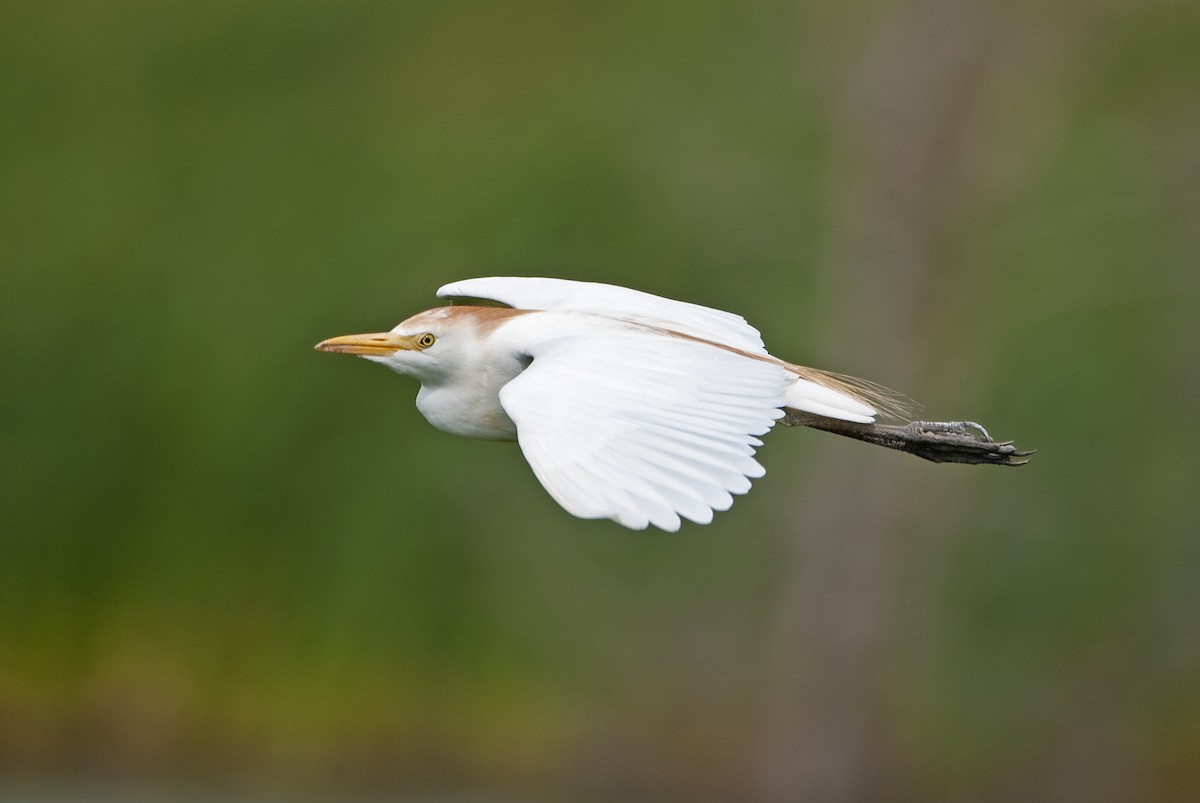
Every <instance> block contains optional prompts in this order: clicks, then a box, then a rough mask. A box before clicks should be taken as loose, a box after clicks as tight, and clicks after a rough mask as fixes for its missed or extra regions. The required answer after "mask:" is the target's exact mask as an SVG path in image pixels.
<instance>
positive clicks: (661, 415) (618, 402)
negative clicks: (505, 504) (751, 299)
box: [473, 290, 791, 531]
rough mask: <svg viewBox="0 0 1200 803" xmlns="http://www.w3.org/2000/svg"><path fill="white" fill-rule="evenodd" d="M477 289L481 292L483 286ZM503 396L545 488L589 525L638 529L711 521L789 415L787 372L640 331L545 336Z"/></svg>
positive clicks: (534, 341) (757, 469)
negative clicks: (602, 521) (610, 523)
mask: <svg viewBox="0 0 1200 803" xmlns="http://www.w3.org/2000/svg"><path fill="white" fill-rule="evenodd" d="M473 292H474V290H473ZM525 348H526V350H527V351H528V353H529V354H530V356H531V357H532V358H533V359H532V362H531V364H530V365H529V367H528V368H526V369H525V371H523V372H522V373H521V374H519V375H518V376H517V377H516V378H515V379H513V380H512V381H511V382H509V383H508V384H507V385H505V386H504V387H503V388H502V389H501V391H500V403H501V404H502V405H503V407H504V409H505V412H507V413H508V415H509V416H510V417H511V418H512V420H513V421H514V422H515V423H516V425H517V441H518V443H519V444H520V446H521V450H522V452H523V453H524V454H525V458H526V459H527V460H528V461H529V464H530V466H531V467H532V468H533V471H534V474H535V475H536V476H537V478H538V480H539V481H540V482H541V483H542V485H543V486H545V488H546V490H547V491H548V492H549V493H550V495H551V496H552V497H554V499H555V500H556V501H557V502H558V503H559V504H560V505H562V506H563V507H564V508H566V509H567V510H568V511H570V512H571V513H573V514H574V515H576V516H580V517H582V518H611V519H613V520H615V521H617V522H618V523H620V524H622V525H624V526H626V527H631V528H634V529H643V528H645V527H647V526H649V525H653V526H655V527H658V528H660V529H663V530H668V531H675V530H678V529H679V527H680V524H681V520H680V519H681V517H682V518H686V519H688V520H690V521H694V522H700V523H707V522H709V521H711V520H712V516H713V511H714V510H726V509H728V508H729V506H730V505H731V504H732V503H733V494H741V493H745V492H746V491H748V490H749V489H750V478H752V477H761V476H762V475H763V473H764V470H763V467H762V465H761V464H759V462H758V461H757V460H756V459H755V458H754V450H755V447H757V446H759V445H761V441H760V440H759V439H758V436H760V435H763V434H765V433H766V432H768V431H769V430H770V429H771V427H772V425H773V424H774V423H775V421H776V420H777V419H778V418H779V417H780V416H781V415H782V414H783V413H782V410H781V409H780V408H781V407H782V405H783V404H784V400H785V392H786V388H787V386H788V383H789V382H790V381H791V376H790V375H789V374H788V372H787V370H786V369H784V368H782V367H781V366H779V365H776V364H773V363H770V362H764V361H761V360H755V359H752V358H749V357H746V356H744V355H740V354H736V353H734V352H731V351H728V350H725V349H721V348H718V347H715V346H712V345H709V344H706V343H700V342H696V341H692V340H687V339H681V338H677V337H672V336H669V335H666V334H662V333H658V332H654V331H652V330H647V329H639V328H635V327H620V326H608V327H607V328H606V327H603V326H601V327H595V326H593V327H590V328H588V329H587V330H586V331H582V332H575V333H569V332H568V333H563V332H561V331H558V330H555V331H552V332H539V333H537V334H536V335H534V336H530V337H529V338H528V342H526V343H525Z"/></svg>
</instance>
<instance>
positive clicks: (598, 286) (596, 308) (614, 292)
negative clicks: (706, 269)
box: [437, 276, 767, 355]
mask: <svg viewBox="0 0 1200 803" xmlns="http://www.w3.org/2000/svg"><path fill="white" fill-rule="evenodd" d="M437 294H438V297H439V298H454V297H459V298H483V299H487V300H489V301H498V302H500V303H501V304H507V305H508V306H510V307H515V308H516V309H536V310H558V311H570V312H588V313H592V314H596V315H603V316H606V317H610V318H616V319H618V320H626V321H631V322H634V323H640V324H643V325H645V326H653V327H660V328H665V329H673V330H675V331H677V332H680V333H682V334H685V335H689V336H691V337H698V338H701V339H703V340H711V341H712V342H714V343H723V344H725V345H727V346H732V347H734V348H739V349H742V350H743V351H747V352H750V353H751V354H763V355H765V354H766V353H767V351H766V348H765V347H764V346H763V341H762V336H761V335H760V334H759V332H758V330H757V329H755V328H754V327H753V326H751V325H750V324H749V323H747V322H746V319H745V318H743V317H742V316H740V315H737V314H735V313H732V312H725V311H724V310H718V309H712V308H711V307H705V306H701V305H699V304H691V303H688V302H686V301H675V300H674V299H670V298H663V297H661V296H656V295H653V294H651V293H644V292H642V291H640V290H631V289H629V288H627V287H618V286H616V285H612V284H602V283H599V282H576V281H571V280H569V279H546V278H540V277H531V276H492V277H488V278H482V279H464V280H462V281H459V282H452V283H450V284H447V285H445V286H443V287H442V288H441V289H439V290H438V291H437Z"/></svg>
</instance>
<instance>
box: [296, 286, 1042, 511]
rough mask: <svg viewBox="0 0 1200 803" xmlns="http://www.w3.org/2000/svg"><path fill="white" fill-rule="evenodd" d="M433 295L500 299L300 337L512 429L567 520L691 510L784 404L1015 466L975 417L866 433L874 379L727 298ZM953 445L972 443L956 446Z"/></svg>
mask: <svg viewBox="0 0 1200 803" xmlns="http://www.w3.org/2000/svg"><path fill="white" fill-rule="evenodd" d="M437 294H438V296H439V297H442V298H447V297H461V298H474V299H485V300H489V301H492V302H499V303H500V304H504V305H507V306H503V307H501V306H448V307H438V308H436V309H431V310H427V311H425V312H421V313H418V314H416V315H414V316H413V317H411V318H409V319H408V320H406V321H404V322H403V323H401V324H399V325H398V326H396V327H395V328H394V329H392V330H391V331H390V332H380V333H373V334H361V335H347V336H344V337H335V338H331V339H329V340H325V341H322V342H321V343H319V344H317V346H316V348H317V349H319V350H321V351H331V352H339V353H343V354H356V355H359V356H361V357H364V358H366V359H368V360H371V361H373V362H378V363H381V364H383V365H386V366H387V367H389V368H391V369H392V370H394V371H397V372H399V373H401V374H407V375H409V376H413V377H415V378H416V379H418V380H419V381H420V382H421V390H420V392H419V393H418V394H417V408H418V409H419V410H420V411H421V413H422V414H423V415H424V416H425V418H426V419H428V420H429V422H430V423H431V424H433V425H434V426H435V427H437V428H438V429H442V430H445V431H446V432H450V433H453V434H455V435H465V436H467V437H473V438H487V439H493V440H516V441H517V443H518V444H519V445H520V447H521V451H522V452H523V453H524V455H525V458H526V460H528V462H529V465H530V466H531V467H532V468H533V471H534V474H536V475H537V478H538V480H539V481H540V482H541V483H542V485H543V486H544V487H545V489H546V490H547V491H548V492H549V493H550V495H551V496H552V497H553V498H554V499H555V500H556V501H557V502H558V503H559V504H560V505H562V507H564V508H565V509H566V510H567V511H568V512H570V513H572V514H574V515H576V516H579V517H581V518H586V519H594V518H610V519H613V520H614V521H616V522H618V523H619V524H622V525H624V526H625V527H630V528H633V529H644V528H645V527H647V526H648V525H654V526H655V527H659V528H661V529H663V530H669V531H675V530H678V529H679V526H680V517H683V518H685V519H688V520H690V521H693V522H697V523H699V524H707V523H708V522H710V521H711V520H712V517H713V511H717V510H726V509H728V508H729V506H730V505H732V504H733V495H734V494H742V493H745V492H746V491H748V490H749V489H750V481H751V480H752V479H754V478H757V477H761V476H762V475H763V474H764V469H763V467H762V465H761V464H759V462H758V461H757V460H756V459H755V457H754V452H755V449H756V447H758V446H761V445H762V442H761V441H760V440H759V437H760V436H762V435H764V434H766V433H767V432H768V431H769V430H770V429H771V427H772V426H773V425H774V424H775V423H776V422H778V421H779V420H780V419H784V418H785V416H787V420H786V421H785V423H802V424H806V425H808V426H815V427H817V428H820V429H828V430H831V431H835V432H838V433H839V434H845V435H850V436H852V437H856V438H859V439H862V440H868V441H872V442H875V443H880V444H881V445H885V446H891V447H892V448H900V449H906V450H907V451H913V452H916V453H918V454H920V455H921V456H923V457H926V458H928V459H932V460H939V461H940V460H956V461H957V462H998V463H1008V464H1016V462H1017V461H1013V460H1011V459H1010V458H1011V457H1012V456H1013V455H1020V454H1024V453H1018V452H1015V450H1013V449H1012V448H1011V447H1010V446H1009V445H1008V444H995V443H993V442H992V441H991V439H990V438H987V437H986V435H987V433H986V432H983V430H982V427H978V429H979V431H980V432H982V433H983V436H984V438H983V439H980V438H979V437H978V435H976V434H975V433H971V434H969V435H968V434H966V432H965V429H964V427H967V426H970V427H977V425H970V424H966V423H965V422H959V423H954V424H928V425H923V426H921V427H919V428H917V429H914V428H913V427H916V426H917V423H914V424H913V425H909V427H908V428H900V427H892V428H890V431H891V433H892V434H891V435H890V437H892V438H894V437H896V436H895V435H894V433H895V432H901V433H907V435H905V434H902V435H901V436H900V440H901V441H905V442H907V443H916V444H919V445H920V447H921V448H908V447H907V446H905V445H900V444H897V443H893V442H890V441H889V440H887V439H886V438H882V437H879V432H878V431H877V427H878V425H874V424H873V423H872V422H874V420H875V418H876V416H878V415H880V414H881V413H890V412H895V411H896V409H897V407H896V405H895V404H893V403H892V400H893V397H892V396H891V395H890V394H889V393H888V392H887V391H884V390H882V389H881V388H879V387H877V386H875V385H873V384H871V383H869V382H864V381H861V380H857V379H853V378H850V377H846V376H841V375H838V374H832V373H828V372H825V371H818V370H815V369H812V368H805V367H803V366H799V365H793V364H792V363H788V362H785V361H783V360H780V359H778V358H776V357H773V356H771V355H770V354H768V353H767V350H766V349H765V348H764V346H763V342H762V339H761V337H760V336H759V333H758V331H757V330H755V329H754V328H753V327H752V326H750V324H748V323H747V322H746V321H745V320H744V319H743V318H742V317H740V316H738V315H734V314H732V313H729V312H722V311H720V310H715V309H710V308H708V307H702V306H699V305H696V304H689V303H686V302H682V301H673V300H670V299H666V298H661V297H659V296H654V295H651V294H649V293H643V292H640V291H637V290H630V289H627V288H624V287H616V286H614V285H607V284H595V283H589V282H576V281H567V280H564V279H543V278H515V277H495V278H487V279H468V280H466V281H460V282H454V283H452V284H448V285H446V286H444V287H442V288H441V289H440V290H438V293H437ZM939 442H940V444H941V447H945V448H943V450H942V451H941V452H939V451H938V449H939ZM931 444H932V447H931ZM980 444H982V445H983V446H980ZM984 447H986V448H984ZM1005 447H1007V451H1005ZM922 449H925V451H926V452H931V453H922ZM964 449H965V450H966V451H967V452H969V453H980V454H984V453H986V454H987V455H988V456H987V457H977V459H976V458H972V457H970V456H968V457H967V458H965V459H964V458H962V457H961V453H962V452H963V450H964ZM955 454H958V455H959V456H958V457H956V456H954V455H955ZM947 455H949V456H947Z"/></svg>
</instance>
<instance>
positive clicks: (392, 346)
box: [316, 306, 523, 387]
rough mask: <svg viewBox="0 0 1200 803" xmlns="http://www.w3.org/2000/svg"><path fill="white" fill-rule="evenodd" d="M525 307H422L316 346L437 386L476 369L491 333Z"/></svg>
mask: <svg viewBox="0 0 1200 803" xmlns="http://www.w3.org/2000/svg"><path fill="white" fill-rule="evenodd" d="M521 312H523V311H522V310H514V309H509V308H507V307H468V306H462V307H437V308H436V309H431V310H426V311H424V312H419V313H417V314H416V315H414V316H412V317H411V318H409V319H408V320H406V321H403V322H402V323H399V324H397V325H396V327H395V328H393V329H392V331H390V332H375V333H370V334H362V335H345V336H343V337H332V338H330V339H329V340H323V341H321V342H320V343H318V344H317V345H316V348H317V350H318V351H332V352H335V353H339V354H357V355H358V356H360V357H363V358H365V359H368V360H371V361H372V362H377V363H380V364H381V365H386V366H387V367H388V368H391V369H392V370H393V371H396V372H398V373H401V374H407V375H408V376H412V377H416V378H417V379H419V380H420V381H421V384H422V385H425V386H427V387H432V386H437V385H439V384H442V383H443V382H447V381H453V380H454V379H456V378H459V377H461V376H462V375H463V374H464V373H468V372H471V371H474V370H475V369H476V368H477V367H478V363H479V361H480V360H482V359H485V355H486V353H487V351H488V350H487V348H486V347H485V343H484V341H485V339H486V338H487V337H488V335H490V334H491V332H492V331H493V330H494V329H495V327H496V325H497V324H498V323H499V322H501V321H503V320H507V319H509V318H510V317H511V316H513V315H517V314H520V313H521Z"/></svg>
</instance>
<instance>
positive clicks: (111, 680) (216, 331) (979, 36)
mask: <svg viewBox="0 0 1200 803" xmlns="http://www.w3.org/2000/svg"><path fill="white" fill-rule="evenodd" d="M4 17H5V20H4V24H3V25H2V26H0V75H3V76H4V77H3V79H2V80H0V108H3V109H4V114H3V115H0V260H2V262H0V336H2V338H3V343H4V347H3V349H0V371H2V372H3V377H4V381H3V385H2V390H0V798H3V799H13V800H37V799H63V798H67V799H71V798H79V799H110V798H111V799H127V798H128V796H129V795H130V794H134V793H136V794H137V795H140V796H142V797H143V798H145V797H149V798H152V799H195V798H202V799H211V798H216V799H246V798H253V799H263V798H267V799H279V800H292V799H300V798H302V797H303V796H304V794H307V793H309V792H311V790H313V789H317V790H321V791H320V792H319V794H323V795H335V794H336V795H337V796H338V797H339V798H342V797H350V798H352V797H362V798H364V799H378V798H381V797H382V798H386V799H395V798H400V799H406V798H410V797H411V798H416V797H421V796H431V795H433V796H440V797H442V798H450V799H453V798H455V797H457V796H460V795H461V796H472V797H474V798H475V799H520V800H526V799H547V800H563V799H567V800H570V799H595V798H600V799H613V798H619V799H641V800H670V799H679V800H695V799H722V800H724V799H739V800H740V799H761V800H764V801H782V800H794V799H804V800H873V799H874V800H911V799H916V800H930V799H946V800H964V799H970V800H980V801H991V800H996V801H1000V800H1010V799H1011V800H1030V799H1044V800H1064V799H1065V800H1073V799H1086V800H1094V801H1125V800H1180V801H1182V800H1192V799H1194V798H1195V797H1196V795H1197V794H1198V793H1200V758H1198V757H1200V727H1197V726H1198V723H1200V680H1198V678H1200V617H1197V616H1196V611H1197V610H1198V609H1200V593H1198V592H1197V584H1196V578H1197V576H1200V540H1197V537H1196V532H1197V522H1200V502H1198V501H1197V495H1196V493H1195V486H1196V484H1197V481H1198V480H1200V461H1198V459H1197V457H1196V454H1195V450H1193V449H1190V448H1189V445H1190V443H1191V440H1192V439H1191V436H1190V435H1189V430H1190V422H1189V416H1190V414H1191V411H1192V410H1194V409H1196V408H1197V407H1198V406H1200V379H1198V378H1197V376H1198V375H1197V372H1196V370H1195V368H1196V366H1197V365H1200V337H1197V332H1198V330H1197V326H1196V320H1197V317H1198V315H1200V273H1198V272H1197V270H1196V266H1197V263H1198V261H1200V234H1198V232H1200V146H1198V145H1197V132H1198V131H1200V55H1198V51H1197V49H1196V46H1195V45H1196V42H1197V41H1200V13H1197V12H1196V11H1195V10H1194V9H1191V8H1189V7H1187V6H1186V5H1185V4H1178V3H1166V2H1164V3H1155V2H1141V3H1138V2H1134V3H1116V2H1112V3H1082V2H1080V3H1075V2H1064V3H1057V4H1050V5H1046V4H1039V3H1023V2H1022V3H999V2H967V3H952V2H944V1H943V0H920V2H916V3H907V4H894V3H879V2H862V3H852V4H845V3H789V2H752V3H721V2H715V1H709V0H697V1H696V2H692V3H687V4H679V3H659V2H653V3H631V4H617V5H612V4H584V3H567V4H563V3H550V2H540V0H539V1H538V2H531V3H526V4H522V5H520V6H518V7H514V6H511V5H505V6H493V5H492V4H485V3H472V2H450V3H442V4H436V5H427V7H421V6H419V5H412V4H395V3H386V2H366V1H365V0H364V1H360V2H337V3H335V2H317V1H315V0H314V1H313V2H293V3H283V2H271V0H259V2H215V3H205V4H179V3H166V4H164V3H161V2H150V1H149V0H128V2H95V3H86V4H54V3H49V4H26V5H25V6H24V7H20V8H10V9H6V11H5V15H4ZM504 273H512V274H535V275H537V274H541V275H557V276H563V277H567V278H579V279H593V280H600V281H608V282H615V283H622V284H629V285H633V286H637V287H640V288H642V289H645V290H650V291H652V292H658V293H661V294H664V295H670V296H675V297H679V298H685V299H688V300H691V301H696V302H700V303H707V304H712V305H714V306H721V307H724V308H728V309H732V310H735V311H738V312H740V313H743V314H745V315H746V316H747V317H748V318H750V320H751V321H752V322H753V323H754V324H755V325H756V326H758V327H760V328H761V329H762V330H763V333H764V335H765V337H766V339H767V342H768V345H769V346H770V347H771V348H772V350H773V351H774V352H775V353H777V354H779V355H780V356H782V357H785V358H788V359H792V360H795V361H797V362H801V363H807V364H812V365H816V366H819V367H823V368H829V369H833V370H838V371H843V372H846V373H851V374H857V375H862V376H866V377H869V378H871V379H874V380H877V381H879V382H881V383H883V384H886V385H889V386H893V387H896V388H897V389H899V390H902V391H904V392H906V393H908V394H910V395H912V396H913V397H914V398H916V399H918V400H919V401H921V402H923V403H924V409H923V410H922V411H921V413H922V414H923V415H924V416H926V417H929V418H936V419H949V418H961V417H966V418H974V419H976V420H979V421H982V422H984V423H985V424H987V425H988V426H989V427H990V428H991V429H992V432H993V434H994V435H996V436H998V437H1002V438H1006V437H1013V438H1017V439H1019V441H1020V443H1022V444H1023V445H1025V444H1027V445H1029V446H1034V447H1037V448H1039V450H1040V451H1039V453H1038V456H1037V458H1036V460H1035V461H1034V462H1033V463H1032V464H1031V465H1030V466H1029V467H1027V468H1026V469H1022V470H1019V471H1008V470H999V469H993V468H986V467H985V468H965V467H957V466H934V465H928V464H923V463H921V462H919V461H917V460H916V459H915V458H911V457H906V456H903V455H899V454H892V453H884V452H882V451H880V450H875V449H872V448H871V447H867V446H865V445H862V444H857V443H852V442H848V441H841V440H840V439H837V438H834V437H833V436H829V435H822V434H821V433H816V432H808V431H780V432H776V433H773V434H772V435H771V436H770V438H769V439H768V443H767V445H766V446H765V447H764V448H763V450H762V452H761V458H762V460H763V462H764V464H765V465H766V466H767V468H768V474H767V476H766V477H765V478H764V479H763V480H761V481H759V482H757V483H756V486H755V489H754V490H753V492H752V493H751V494H750V495H749V496H748V497H746V498H744V499H740V500H739V501H738V503H737V504H736V505H735V507H734V509H733V510H731V511H729V512H728V513H725V514H721V515H720V516H718V518H717V520H716V521H715V522H714V523H713V524H712V525H711V526H709V527H706V528H701V527H689V528H686V529H685V531H684V532H682V533H680V534H678V535H672V536H666V535H663V534H661V533H655V532H650V533H630V532H627V531H624V530H622V529H620V528H618V527H617V526H616V525H612V524H610V523H607V522H582V521H576V520H574V519H572V518H570V517H569V516H567V515H566V514H565V513H564V512H562V511H561V510H560V509H558V508H557V506H555V505H554V503H553V502H552V501H551V500H550V499H549V497H548V496H546V494H545V493H544V492H543V491H542V490H541V489H540V487H539V486H538V484H537V482H536V480H535V479H534V478H533V476H532V474H531V473H530V472H529V471H528V470H527V468H526V467H525V465H524V462H523V460H522V458H521V456H520V453H519V451H518V450H517V449H516V448H515V447H513V446H511V445H503V444H489V443H477V442H469V441H465V440H458V439H454V438H451V437H449V436H446V435H443V434H441V433H438V432H436V431H434V430H432V429H431V428H430V427H429V426H428V425H427V424H425V422H424V421H423V420H422V419H421V418H420V416H419V414H418V413H417V412H416V411H415V409H413V406H412V400H413V396H414V394H415V390H416V386H415V384H414V383H412V382H410V381H408V380H405V379H403V378H399V377H395V376H393V375H391V374H389V373H387V372H385V371H383V370H381V369H379V368H378V367H375V366H370V365H367V364H365V363H362V362H359V361H355V360H350V359H346V358H335V357H330V356H329V355H324V354H316V353H313V352H312V351H311V346H312V344H313V343H315V342H316V341H318V340H320V339H322V338H324V337H328V336H331V335H335V334H343V333H347V332H352V331H363V330H371V329H375V328H378V327H388V326H390V325H392V324H393V323H395V321H397V320H399V319H401V318H403V317H406V316H407V315H409V314H410V313H412V312H414V311H416V310H419V309H421V308H424V307H426V306H430V305H432V304H433V303H434V299H433V295H432V294H433V290H434V289H436V288H437V287H438V286H439V285H440V284H442V283H444V282H446V281H448V280H450V279H454V278H463V277H468V276H471V275H486V274H504ZM306 790H307V791H306Z"/></svg>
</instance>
